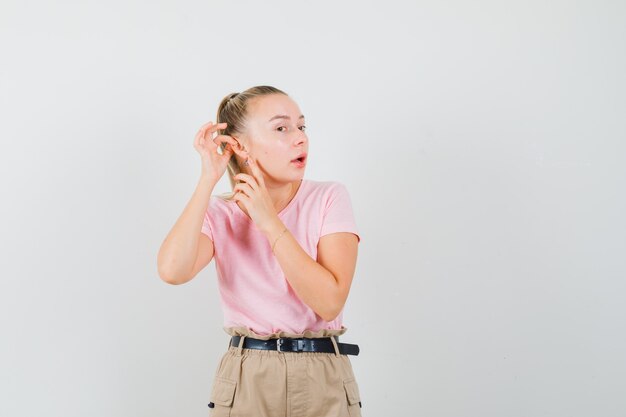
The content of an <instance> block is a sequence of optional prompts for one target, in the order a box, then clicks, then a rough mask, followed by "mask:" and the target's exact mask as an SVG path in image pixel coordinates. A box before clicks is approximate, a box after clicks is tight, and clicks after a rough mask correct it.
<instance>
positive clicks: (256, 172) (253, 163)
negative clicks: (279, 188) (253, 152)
mask: <svg viewBox="0 0 626 417" xmlns="http://www.w3.org/2000/svg"><path fill="white" fill-rule="evenodd" d="M248 166H249V167H250V170H251V171H252V174H253V175H254V178H255V179H256V180H257V182H258V183H259V185H261V186H263V187H264V186H265V181H263V173H262V172H261V169H260V168H259V166H258V165H257V164H256V161H255V160H254V158H252V157H251V156H249V157H248Z"/></svg>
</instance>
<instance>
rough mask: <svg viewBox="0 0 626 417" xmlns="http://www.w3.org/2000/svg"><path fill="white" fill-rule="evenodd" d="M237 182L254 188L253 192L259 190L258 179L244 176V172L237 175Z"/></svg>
mask: <svg viewBox="0 0 626 417" xmlns="http://www.w3.org/2000/svg"><path fill="white" fill-rule="evenodd" d="M235 180H239V181H242V182H241V183H245V184H250V187H252V189H253V190H256V189H257V182H256V179H255V178H254V177H253V176H252V175H248V174H244V173H243V172H242V173H239V174H237V175H235ZM241 183H240V184H241Z"/></svg>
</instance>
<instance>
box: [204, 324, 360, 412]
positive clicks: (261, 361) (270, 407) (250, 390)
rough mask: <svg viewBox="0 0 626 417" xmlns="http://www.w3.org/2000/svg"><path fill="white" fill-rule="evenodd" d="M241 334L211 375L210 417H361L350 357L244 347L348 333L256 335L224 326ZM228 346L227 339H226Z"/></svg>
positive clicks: (233, 334)
mask: <svg viewBox="0 0 626 417" xmlns="http://www.w3.org/2000/svg"><path fill="white" fill-rule="evenodd" d="M224 330H225V331H226V333H228V334H230V335H231V336H244V337H242V338H241V339H240V344H239V347H236V346H230V344H229V345H228V348H227V350H226V352H225V353H224V355H223V356H222V358H221V360H220V363H219V365H218V367H217V370H216V372H215V376H214V379H213V385H212V388H211V393H210V395H209V401H210V402H211V403H213V408H209V416H211V417H225V416H229V417H361V404H360V401H361V398H360V393H359V386H358V383H357V381H356V378H355V376H354V372H353V370H352V364H351V363H350V359H349V357H348V355H342V354H339V351H338V350H337V345H336V341H335V339H334V338H331V340H333V344H334V345H335V353H326V352H279V351H276V350H259V349H244V348H242V347H241V346H243V341H244V339H245V337H253V338H255V339H263V340H267V339H269V338H276V337H331V336H339V335H340V334H343V333H345V332H346V330H347V329H346V328H345V327H343V328H342V329H339V330H329V329H325V330H320V331H319V332H315V333H313V332H305V333H303V334H302V335H289V336H287V335H286V334H282V333H283V332H280V333H276V334H273V335H266V336H260V335H255V334H254V332H252V331H250V330H248V329H246V328H243V327H231V328H224ZM228 342H229V343H230V339H229V341H228Z"/></svg>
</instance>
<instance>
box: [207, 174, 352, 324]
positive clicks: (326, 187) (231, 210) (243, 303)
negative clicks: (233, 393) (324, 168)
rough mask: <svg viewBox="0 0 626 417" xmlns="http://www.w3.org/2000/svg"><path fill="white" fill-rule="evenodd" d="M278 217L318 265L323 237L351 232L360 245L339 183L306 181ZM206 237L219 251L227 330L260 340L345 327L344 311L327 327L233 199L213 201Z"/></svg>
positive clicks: (214, 198)
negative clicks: (243, 329) (280, 334)
mask: <svg viewBox="0 0 626 417" xmlns="http://www.w3.org/2000/svg"><path fill="white" fill-rule="evenodd" d="M278 217H279V218H280V220H281V221H282V222H283V223H284V225H285V226H286V227H287V229H288V230H289V232H290V233H291V234H292V235H293V236H294V238H295V239H296V241H297V242H298V243H299V244H300V246H302V249H304V251H305V252H306V253H308V254H309V256H311V258H312V259H315V260H317V244H318V242H319V239H320V237H321V236H324V235H327V234H330V233H335V232H351V233H354V234H355V235H357V238H358V240H359V242H360V241H361V237H360V236H359V234H358V231H357V227H356V224H355V221H354V216H353V212H352V204H351V200H350V196H349V194H348V190H347V189H346V187H345V186H344V185H343V184H342V183H339V182H335V181H313V180H308V179H303V180H302V182H301V184H300V187H299V188H298V191H297V192H296V194H295V196H294V197H293V198H292V199H291V201H290V202H289V204H287V206H286V207H285V208H284V209H283V210H281V212H280V213H278ZM202 233H204V234H206V235H207V236H209V238H211V240H212V241H213V245H214V247H215V256H214V259H215V268H216V270H217V278H218V287H219V291H220V299H221V303H222V309H223V312H224V327H239V326H243V327H246V328H248V329H250V330H252V331H253V332H255V333H257V334H260V335H268V334H272V333H275V332H279V331H284V332H290V333H297V334H300V333H304V331H305V330H311V331H318V330H320V329H341V328H342V325H343V320H342V319H343V310H342V311H341V313H340V314H339V315H338V316H337V318H335V319H334V320H333V321H330V322H328V321H325V320H324V319H322V318H321V317H319V316H318V315H317V314H315V312H314V311H313V310H312V309H311V308H310V307H309V306H307V305H306V304H305V303H304V302H302V301H301V300H300V298H298V296H297V295H296V293H295V292H294V291H293V289H292V288H291V285H289V282H288V281H287V279H286V278H285V274H284V273H283V271H282V269H281V267H280V264H279V263H278V261H277V260H276V257H275V256H274V254H273V253H272V248H271V243H270V242H269V241H268V239H267V238H266V237H265V235H263V233H261V232H260V231H259V229H258V228H257V227H256V225H255V224H254V222H253V221H252V220H250V219H249V218H248V216H246V214H245V213H244V212H243V211H242V210H241V209H240V208H239V206H238V205H237V203H236V202H235V201H234V200H231V201H226V200H224V199H222V198H220V197H217V196H215V195H212V196H211V199H210V202H209V206H208V209H207V212H206V214H205V217H204V224H203V225H202Z"/></svg>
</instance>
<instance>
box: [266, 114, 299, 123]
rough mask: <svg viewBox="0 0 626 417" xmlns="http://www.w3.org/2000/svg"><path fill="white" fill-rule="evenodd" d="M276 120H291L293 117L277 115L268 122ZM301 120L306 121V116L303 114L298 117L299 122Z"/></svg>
mask: <svg viewBox="0 0 626 417" xmlns="http://www.w3.org/2000/svg"><path fill="white" fill-rule="evenodd" d="M274 119H291V117H289V116H287V115H286V114H277V115H276V116H274V117H272V118H271V119H270V120H268V121H269V122H271V121H272V120H274ZM300 119H304V114H301V115H300V117H298V120H300Z"/></svg>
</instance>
